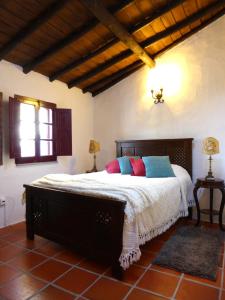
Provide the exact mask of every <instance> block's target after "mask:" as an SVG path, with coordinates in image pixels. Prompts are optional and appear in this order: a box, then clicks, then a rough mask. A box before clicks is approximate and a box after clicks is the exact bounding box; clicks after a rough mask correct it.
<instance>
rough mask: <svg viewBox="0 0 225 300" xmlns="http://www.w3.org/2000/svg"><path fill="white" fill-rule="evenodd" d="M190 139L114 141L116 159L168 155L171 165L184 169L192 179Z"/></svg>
mask: <svg viewBox="0 0 225 300" xmlns="http://www.w3.org/2000/svg"><path fill="white" fill-rule="evenodd" d="M192 141H193V139H192V138H188V139H163V140H126V141H116V154H117V157H120V156H124V155H128V156H132V155H138V156H141V157H142V156H148V155H156V156H157V155H159V156H160V155H168V156H169V157H170V161H171V163H172V164H177V165H180V166H182V167H183V168H185V169H186V170H187V171H188V173H189V174H190V176H191V177H192Z"/></svg>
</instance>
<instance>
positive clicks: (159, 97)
mask: <svg viewBox="0 0 225 300" xmlns="http://www.w3.org/2000/svg"><path fill="white" fill-rule="evenodd" d="M151 93H152V98H153V99H154V100H155V101H154V103H155V104H158V103H163V102H164V100H163V99H162V97H163V89H160V91H159V92H155V93H154V90H151Z"/></svg>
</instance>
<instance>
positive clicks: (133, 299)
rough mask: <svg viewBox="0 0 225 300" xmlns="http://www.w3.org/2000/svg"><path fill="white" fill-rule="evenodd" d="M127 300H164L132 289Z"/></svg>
mask: <svg viewBox="0 0 225 300" xmlns="http://www.w3.org/2000/svg"><path fill="white" fill-rule="evenodd" d="M127 300H165V298H162V297H160V296H156V295H153V294H151V293H150V292H149V293H148V292H145V291H141V290H138V289H134V290H133V291H132V292H131V293H130V294H129V296H128V298H127Z"/></svg>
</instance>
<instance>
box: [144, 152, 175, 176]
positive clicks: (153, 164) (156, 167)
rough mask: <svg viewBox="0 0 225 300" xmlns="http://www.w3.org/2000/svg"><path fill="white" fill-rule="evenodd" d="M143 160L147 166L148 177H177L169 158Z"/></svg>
mask: <svg viewBox="0 0 225 300" xmlns="http://www.w3.org/2000/svg"><path fill="white" fill-rule="evenodd" d="M142 159H143V162H144V164H145V169H146V177H148V178H159V177H175V174H174V172H173V169H172V167H171V164H170V159H169V156H145V157H142Z"/></svg>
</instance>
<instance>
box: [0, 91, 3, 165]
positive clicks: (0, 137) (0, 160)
mask: <svg viewBox="0 0 225 300" xmlns="http://www.w3.org/2000/svg"><path fill="white" fill-rule="evenodd" d="M2 111H3V103H2V93H0V165H2Z"/></svg>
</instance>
